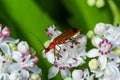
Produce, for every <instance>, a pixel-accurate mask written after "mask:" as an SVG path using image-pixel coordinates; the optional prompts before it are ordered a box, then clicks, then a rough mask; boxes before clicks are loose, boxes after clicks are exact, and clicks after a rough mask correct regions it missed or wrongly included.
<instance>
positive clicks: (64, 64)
mask: <svg viewBox="0 0 120 80" xmlns="http://www.w3.org/2000/svg"><path fill="white" fill-rule="evenodd" d="M49 29H51V31H53V30H54V27H49ZM55 31H57V30H55ZM55 31H53V33H51V34H52V35H54V36H52V39H51V41H50V44H51V42H52V41H53V40H54V38H55V37H56V35H57V36H58V35H60V34H59V33H57V32H55ZM58 32H60V31H58ZM86 42H87V38H86V36H85V35H81V34H78V35H77V36H76V37H72V38H71V39H68V40H66V43H63V44H58V45H56V46H55V49H54V48H52V49H51V50H50V51H48V52H47V53H46V54H45V53H44V51H43V54H44V57H45V58H47V60H48V61H49V62H50V63H52V64H54V66H53V67H51V68H50V69H49V74H48V78H49V79H50V78H53V77H55V76H56V75H57V73H58V72H59V71H60V72H61V76H62V78H63V79H64V78H66V77H70V71H69V70H70V69H71V68H72V67H77V66H79V65H82V64H83V63H84V59H85V57H86V51H85V46H86ZM54 52H56V53H54ZM56 54H58V55H56Z"/></svg>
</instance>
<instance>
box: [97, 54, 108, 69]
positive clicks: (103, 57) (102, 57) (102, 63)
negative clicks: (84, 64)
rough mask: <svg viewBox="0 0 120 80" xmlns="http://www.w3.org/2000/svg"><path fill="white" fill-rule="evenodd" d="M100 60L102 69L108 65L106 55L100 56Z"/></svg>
mask: <svg viewBox="0 0 120 80" xmlns="http://www.w3.org/2000/svg"><path fill="white" fill-rule="evenodd" d="M98 62H99V65H100V69H101V70H103V69H105V67H106V64H107V57H106V56H99V58H98Z"/></svg>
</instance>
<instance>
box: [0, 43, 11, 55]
mask: <svg viewBox="0 0 120 80" xmlns="http://www.w3.org/2000/svg"><path fill="white" fill-rule="evenodd" d="M0 48H1V49H2V51H3V53H4V54H6V55H11V52H10V48H9V46H8V45H7V44H6V43H1V44H0Z"/></svg>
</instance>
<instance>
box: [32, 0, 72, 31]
mask: <svg viewBox="0 0 120 80" xmlns="http://www.w3.org/2000/svg"><path fill="white" fill-rule="evenodd" d="M34 1H35V3H36V4H37V5H38V6H39V8H41V9H42V10H43V11H44V12H46V13H47V14H48V15H49V16H50V17H51V18H52V19H53V20H54V21H56V23H57V24H58V25H59V26H61V27H62V26H63V25H64V29H65V28H70V25H69V24H68V22H67V19H68V18H69V17H70V14H69V12H68V11H67V10H66V8H65V7H64V5H63V4H62V2H61V1H60V0H46V1H45V0H34ZM56 23H55V24H56Z"/></svg>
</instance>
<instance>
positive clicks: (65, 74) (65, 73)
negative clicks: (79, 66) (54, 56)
mask: <svg viewBox="0 0 120 80" xmlns="http://www.w3.org/2000/svg"><path fill="white" fill-rule="evenodd" d="M61 76H62V78H63V79H65V78H66V77H70V76H71V74H70V71H69V70H68V69H65V70H61Z"/></svg>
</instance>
